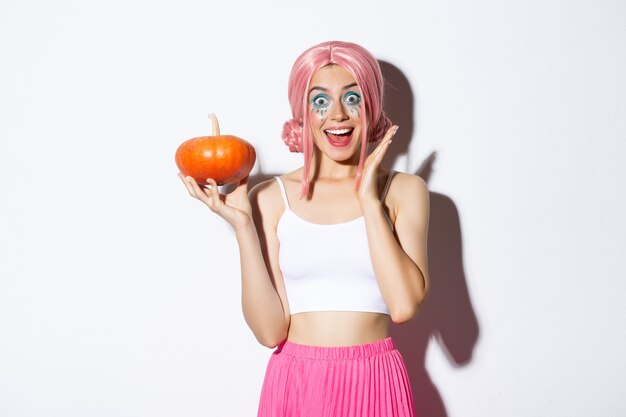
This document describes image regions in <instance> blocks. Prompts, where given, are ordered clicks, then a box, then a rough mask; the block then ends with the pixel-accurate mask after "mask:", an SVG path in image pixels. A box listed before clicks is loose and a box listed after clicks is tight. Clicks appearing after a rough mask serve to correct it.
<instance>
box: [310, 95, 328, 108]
mask: <svg viewBox="0 0 626 417" xmlns="http://www.w3.org/2000/svg"><path fill="white" fill-rule="evenodd" d="M311 104H312V105H313V108H314V109H318V110H319V109H326V108H328V105H329V104H330V100H328V97H326V95H325V94H318V95H316V96H315V97H313V98H312V99H311Z"/></svg>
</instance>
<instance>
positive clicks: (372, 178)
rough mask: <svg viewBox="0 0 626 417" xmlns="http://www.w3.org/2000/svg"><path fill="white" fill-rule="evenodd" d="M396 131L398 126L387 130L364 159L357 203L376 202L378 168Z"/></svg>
mask: <svg viewBox="0 0 626 417" xmlns="http://www.w3.org/2000/svg"><path fill="white" fill-rule="evenodd" d="M397 131H398V126H396V125H393V126H391V127H390V128H389V130H387V133H386V134H385V137H384V138H383V139H382V140H381V141H380V143H379V144H378V146H376V149H374V151H373V152H372V153H371V154H369V156H368V157H367V159H365V163H364V165H363V174H362V176H361V183H360V184H359V191H358V195H359V201H361V203H364V202H367V201H368V200H372V199H373V200H378V191H377V188H376V183H377V177H378V167H379V166H380V163H381V162H382V160H383V158H384V157H385V154H386V153H387V149H388V148H389V144H390V143H391V139H392V138H393V136H394V135H395V134H396V132H397Z"/></svg>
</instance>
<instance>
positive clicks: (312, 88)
mask: <svg viewBox="0 0 626 417" xmlns="http://www.w3.org/2000/svg"><path fill="white" fill-rule="evenodd" d="M358 86H359V85H358V84H357V83H352V84H348V85H346V86H344V87H343V88H342V90H347V89H348V88H352V87H358ZM313 90H320V91H325V92H327V91H328V88H324V87H320V86H318V85H315V86H313V87H311V89H310V90H309V94H311V91H313Z"/></svg>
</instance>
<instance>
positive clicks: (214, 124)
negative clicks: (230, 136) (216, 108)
mask: <svg viewBox="0 0 626 417" xmlns="http://www.w3.org/2000/svg"><path fill="white" fill-rule="evenodd" d="M209 119H211V127H212V128H213V135H212V136H219V135H220V124H219V123H218V122H217V117H216V116H215V113H211V114H209Z"/></svg>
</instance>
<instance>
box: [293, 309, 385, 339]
mask: <svg viewBox="0 0 626 417" xmlns="http://www.w3.org/2000/svg"><path fill="white" fill-rule="evenodd" d="M388 335H389V316H388V315H386V314H380V313H362V312H353V311H316V312H309V313H297V314H292V315H291V324H290V326H289V334H288V335H287V340H288V341H290V342H292V343H298V344H301V345H311V346H354V345H364V344H367V343H373V342H376V341H379V340H382V339H384V338H386V337H387V336H388Z"/></svg>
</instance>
